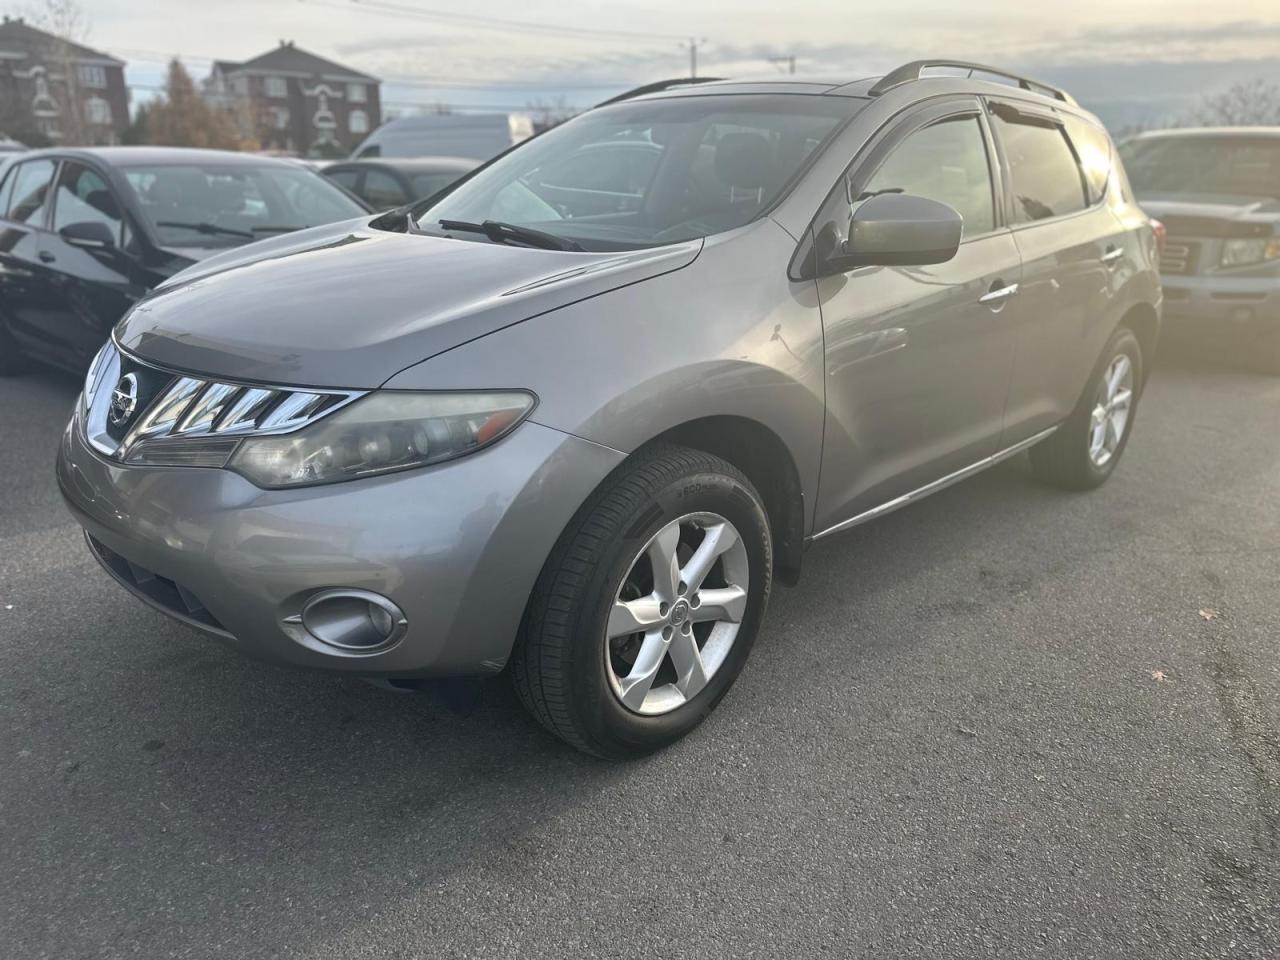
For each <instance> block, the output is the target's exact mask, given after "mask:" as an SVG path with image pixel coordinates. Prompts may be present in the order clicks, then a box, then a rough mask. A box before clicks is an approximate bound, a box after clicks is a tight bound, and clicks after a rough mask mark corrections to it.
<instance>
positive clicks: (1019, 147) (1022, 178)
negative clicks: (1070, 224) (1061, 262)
mask: <svg viewBox="0 0 1280 960" xmlns="http://www.w3.org/2000/svg"><path fill="white" fill-rule="evenodd" d="M995 127H996V132H997V134H998V135H999V137H1000V142H1001V143H1002V144H1003V146H1004V152H1005V156H1006V157H1008V160H1009V174H1010V176H1011V177H1012V178H1013V196H1014V201H1015V202H1014V210H1013V218H1014V220H1015V221H1016V222H1017V223H1029V222H1031V221H1034V220H1047V219H1049V218H1050V217H1061V216H1063V215H1064V214H1068V213H1075V212H1076V211H1078V210H1083V209H1084V208H1085V207H1086V206H1088V201H1087V199H1086V196H1085V187H1084V177H1083V175H1082V173H1081V170H1080V166H1079V164H1077V163H1076V157H1075V154H1074V153H1073V152H1072V150H1071V144H1070V143H1068V142H1067V134H1066V131H1064V130H1063V129H1062V127H1060V126H1058V125H1057V124H1056V123H1053V122H1052V121H1048V120H1044V121H1037V120H1032V119H1025V118H1022V117H1020V116H1012V115H1005V114H1004V113H1003V112H1002V111H1001V112H996V113H995Z"/></svg>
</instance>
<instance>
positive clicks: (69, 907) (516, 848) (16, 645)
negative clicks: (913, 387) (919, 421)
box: [0, 361, 1280, 960]
mask: <svg viewBox="0 0 1280 960" xmlns="http://www.w3.org/2000/svg"><path fill="white" fill-rule="evenodd" d="M76 389H77V385H76V383H75V382H74V381H73V380H72V379H69V378H64V377H60V376H57V375H55V374H33V375H30V376H26V377H22V378H17V379H10V380H5V381H0V956H3V957H4V958H13V960H33V958H40V957H48V958H57V960H73V958H82V957H83V958H95V960H99V958H109V957H144V958H161V957H192V958H194V957H201V958H203V957H218V958H236V960H246V958H259V957H273V958H274V957H302V958H316V960H319V958H357V957H378V958H396V957H431V958H445V957H484V958H503V957H577V956H599V957H640V956H648V957H664V958H675V957H703V958H706V957H762V958H774V957H805V958H808V957H875V958H904V957H930V958H949V957H984V958H985V957H995V956H999V957H1002V958H1008V957H1041V956H1043V957H1064V958H1066V957H1069V958H1072V960H1085V958H1090V957H1124V958H1138V957H1153V958H1154V957H1159V958H1189V957H1219V956H1221V957H1276V956H1280V700H1278V699H1277V694H1280V653H1278V652H1277V641H1278V640H1280V603H1278V602H1277V601H1278V600H1280V497H1278V496H1277V493H1278V491H1280V379H1276V378H1266V377H1262V376H1257V375H1252V374H1247V373H1242V372H1237V371H1233V370H1229V369H1220V368H1206V367H1200V366H1197V365H1196V364H1195V363H1194V362H1188V361H1178V362H1174V363H1168V362H1166V363H1163V364H1162V365H1161V366H1160V367H1159V368H1158V369H1157V371H1156V374H1155V377H1154V379H1153V381H1152V384H1151V386H1150V389H1149V391H1148V393H1147V395H1146V397H1145V398H1144V400H1143V402H1142V405H1141V409H1140V410H1139V413H1138V422H1137V425H1136V433H1135V434H1134V437H1133V440H1132V442H1131V444H1130V446H1129V449H1128V452H1127V454H1126V458H1125V461H1124V462H1123V463H1122V464H1121V466H1120V468H1119V470H1118V472H1117V473H1116V475H1115V476H1114V477H1113V478H1112V480H1111V482H1110V483H1109V484H1107V485H1106V486H1105V487H1104V488H1102V489H1101V490H1099V491H1096V492H1094V493H1091V494H1087V495H1079V494H1064V493H1061V492H1056V491H1053V490H1048V489H1045V488H1042V487H1040V486H1038V485H1036V484H1035V483H1034V482H1032V480H1031V479H1030V477H1029V475H1028V471H1027V468H1026V465H1025V463H1022V462H1020V461H1013V462H1010V463H1007V464H1004V465H1002V466H1000V467H998V468H997V469H995V470H994V471H992V472H989V473H988V474H986V475H984V476H981V477H978V478H976V479H974V480H970V481H968V482H966V483H964V484H961V485H959V486H956V487H952V488H950V489H949V490H946V491H944V492H942V493H940V494H938V495H936V496H934V497H932V498H930V499H929V500H927V501H924V502H922V503H921V504H919V505H918V506H913V507H912V508H910V509H908V510H904V511H900V512H898V513H896V514H894V515H892V516H890V517H887V518H885V519H883V520H880V521H877V522H876V523H874V524H870V525H868V526H865V527H862V528H860V529H858V530H856V531H854V532H852V533H850V534H848V535H846V536H844V537H837V538H833V539H831V540H830V541H824V542H822V543H821V544H819V545H817V546H815V547H814V548H813V549H812V550H810V552H809V553H808V555H807V556H806V560H805V562H806V570H805V576H804V578H803V580H802V582H801V585H800V586H799V587H798V588H795V589H785V588H779V589H777V590H776V591H775V593H774V598H773V603H772V606H771V609H770V613H769V616H768V619H767V621H766V624H765V628H764V632H763V634H762V636H761V638H760V641H759V642H758V644H757V646H756V649H755V651H754V653H753V655H752V659H751V661H750V662H749V663H748V665H747V669H746V670H745V672H744V674H743V675H742V677H741V679H740V680H739V681H738V684H737V686H736V687H735V689H734V690H733V691H732V692H731V693H730V695H729V696H728V697H727V698H726V700H725V701H724V702H723V703H722V704H721V706H720V708H719V710H718V711H717V712H716V713H715V714H713V715H712V717H711V719H710V720H709V721H708V722H707V723H706V724H705V725H704V726H703V727H702V728H701V729H700V730H698V731H696V732H695V733H694V734H693V735H692V736H690V737H689V738H688V739H687V740H685V741H683V742H682V743H680V744H678V745H677V746H675V747H674V748H672V749H670V750H668V751H666V752H665V753H663V754H661V755H658V756H655V757H653V758H651V759H648V760H645V761H642V762H638V763H632V764H607V763H602V762H596V761H592V760H588V759H585V758H583V757H579V756H577V755H575V754H573V753H571V752H570V751H569V750H568V749H566V748H565V747H563V746H562V745H560V744H559V743H558V742H556V741H555V740H553V739H551V738H550V737H549V736H548V735H546V734H544V733H543V732H542V730H541V729H540V728H539V727H537V726H536V725H535V724H534V723H533V722H532V721H530V720H529V719H527V718H526V717H525V716H524V714H523V713H522V712H521V710H520V708H519V706H518V704H517V703H516V701H515V698H514V696H513V695H512V694H511V693H510V692H509V690H508V688H507V687H506V686H505V685H504V684H502V683H501V682H495V683H492V684H491V685H489V686H488V687H487V688H485V690H484V691H483V694H482V697H481V702H480V705H479V706H478V708H477V709H476V710H475V711H474V712H473V713H471V714H470V715H469V716H465V717H457V716H454V715H451V714H449V713H448V712H446V711H444V710H442V709H441V708H440V707H438V706H437V705H436V704H434V703H433V702H431V701H430V700H429V699H427V698H425V697H419V696H413V695H396V694H391V693H386V692H383V691H380V690H378V689H375V688H373V687H371V686H368V685H365V684H363V683H361V682H359V681H352V680H342V679H334V678H330V677H325V676H318V675H313V674H307V673H300V672H294V671H290V670H287V669H281V668H275V667H267V666H263V665H260V664H257V663H253V662H250V661H248V660H245V659H241V658H239V657H237V656H235V655H233V654H232V653H230V652H228V651H225V650H223V649H222V648H221V647H219V646H217V645H215V644H212V643H211V642H209V641H207V640H204V639H201V638H200V637H198V636H196V635H195V634H194V633H192V632H189V631H188V630H186V629H185V628H183V627H180V626H177V625H175V624H173V623H171V622H169V621H168V620H166V619H165V618H164V617H162V616H161V615H159V614H157V613H154V612H152V611H150V610H148V609H146V608H144V607H143V606H142V605H140V604H139V603H138V602H136V601H135V600H133V599H132V598H130V597H128V596H127V595H126V594H125V593H124V592H123V591H122V590H121V589H120V588H119V587H118V586H116V584H115V583H114V582H112V581H111V580H110V579H109V577H108V576H107V575H106V574H105V573H104V572H102V571H101V570H100V569H99V568H98V567H97V566H96V564H95V563H94V562H93V561H92V560H91V559H90V557H89V555H88V553H87V552H86V550H85V548H84V545H83V542H82V540H81V538H80V533H79V530H78V528H77V527H76V526H75V524H74V523H73V522H72V521H71V519H70V517H69V516H68V515H67V513H66V512H65V511H64V509H63V507H62V505H61V503H60V500H59V497H58V493H57V490H56V487H55V485H54V482H53V477H52V469H51V461H52V457H53V451H54V447H55V444H56V440H57V437H58V434H59V431H60V430H61V429H62V426H63V423H64V421H65V418H66V416H67V414H68V412H69V409H70V407H71V404H72V401H73V398H74V395H75V393H76Z"/></svg>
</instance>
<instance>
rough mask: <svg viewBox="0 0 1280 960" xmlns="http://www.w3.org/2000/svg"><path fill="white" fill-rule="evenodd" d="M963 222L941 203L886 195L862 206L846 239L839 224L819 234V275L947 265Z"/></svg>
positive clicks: (830, 226) (853, 219) (891, 194)
mask: <svg viewBox="0 0 1280 960" xmlns="http://www.w3.org/2000/svg"><path fill="white" fill-rule="evenodd" d="M963 231H964V218H963V217H961V216H960V214H959V213H957V212H956V211H955V210H954V209H953V208H951V207H949V206H947V205H946V204H945V203H939V202H938V201H936V200H927V199H925V198H924V197H913V196H910V195H909V194H904V193H882V194H880V195H879V196H875V197H872V198H871V199H869V200H867V201H866V202H865V203H863V204H862V205H861V206H860V207H858V209H857V210H856V211H855V212H854V214H853V218H852V219H851V220H850V221H849V236H848V238H847V239H842V238H841V237H840V236H839V231H838V230H837V228H836V227H835V225H834V224H831V223H828V224H827V225H826V226H824V227H822V229H821V230H819V231H818V235H817V237H816V238H815V239H816V243H815V253H816V255H817V261H818V275H819V276H830V275H831V274H835V273H845V272H847V271H849V270H853V269H856V268H857V267H867V266H891V267H922V266H927V265H929V264H933V263H946V262H947V261H948V260H950V259H952V258H953V257H954V256H955V255H956V252H957V251H958V250H959V249H960V237H961V234H962V233H963Z"/></svg>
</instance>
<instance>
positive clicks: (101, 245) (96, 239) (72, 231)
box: [58, 220, 116, 250]
mask: <svg viewBox="0 0 1280 960" xmlns="http://www.w3.org/2000/svg"><path fill="white" fill-rule="evenodd" d="M58 235H59V236H61V237H62V239H63V240H65V241H67V243H69V244H71V246H73V247H82V248H83V249H85V250H110V249H111V248H113V247H114V246H115V245H116V235H115V233H114V232H112V230H111V228H110V227H108V226H107V225H106V224H105V223H102V222H101V221H98V220H86V221H84V222H83V223H69V224H67V225H66V226H65V227H63V228H62V229H61V230H59V231H58Z"/></svg>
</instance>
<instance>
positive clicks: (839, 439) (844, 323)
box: [815, 97, 1021, 533]
mask: <svg viewBox="0 0 1280 960" xmlns="http://www.w3.org/2000/svg"><path fill="white" fill-rule="evenodd" d="M865 156H866V159H865V160H862V161H860V162H859V163H858V164H856V165H855V167H854V168H853V169H852V170H851V171H850V172H849V173H848V174H847V175H846V177H845V178H843V179H842V181H841V183H840V184H838V185H837V187H836V189H835V190H834V191H833V192H832V195H831V196H830V197H829V198H828V200H827V204H826V206H825V207H824V209H823V212H822V214H820V215H819V217H818V219H817V221H816V222H815V229H820V228H821V227H822V226H823V224H825V223H826V222H828V221H831V222H834V223H835V224H836V225H837V228H838V229H839V230H840V233H841V234H842V235H843V234H844V233H845V231H846V229H847V225H848V222H849V215H850V212H851V210H852V209H853V208H855V207H856V206H857V205H858V204H859V203H861V202H863V201H864V200H865V199H867V198H868V197H870V196H873V195H875V194H877V193H888V192H901V193H908V194H913V195H916V196H923V197H927V198H929V199H932V200H939V201H941V202H943V203H947V204H949V205H950V206H952V207H954V208H955V209H956V210H958V211H959V212H960V214H961V215H962V217H963V218H964V235H963V239H962V242H961V245H960V250H959V252H958V253H957V255H956V256H955V258H953V259H952V260H951V261H949V262H947V263H943V264H937V265H935V266H927V267H862V268H859V269H856V270H853V271H851V272H849V273H846V274H840V275H837V276H834V277H825V278H822V279H820V280H819V281H818V296H819V302H820V304H821V308H822V323H823V329H824V332H825V338H826V366H827V418H826V426H825V429H824V446H823V466H822V478H821V484H820V489H819V494H818V504H817V517H816V530H817V531H818V532H820V533H821V532H827V531H829V530H831V529H833V528H836V527H838V526H840V525H841V524H844V523H847V522H849V521H851V520H853V519H854V518H856V517H858V516H860V515H862V514H864V513H865V512H866V511H868V510H871V509H874V508H878V507H880V506H881V505H884V504H886V503H888V502H890V501H893V500H894V499H896V498H898V497H900V496H902V495H904V494H907V493H910V492H912V491H915V490H919V489H921V488H923V487H926V486H928V485H929V484H932V483H934V482H936V481H939V480H941V479H943V478H945V477H947V476H948V475H949V474H952V473H955V472H957V471H961V470H963V469H965V468H966V467H969V466H972V465H974V464H975V463H977V462H979V461H981V460H983V459H984V458H986V457H988V456H990V455H991V454H993V453H995V452H996V450H997V445H998V443H999V440H1000V434H1001V431H1002V428H1003V419H1004V403H1005V397H1006V394H1007V392H1008V388H1009V376H1010V370H1011V367H1012V363H1013V337H1012V331H1013V330H1014V329H1015V328H1016V327H1017V325H1018V323H1019V322H1020V315H1021V303H1020V302H1019V299H1018V298H1017V297H1016V296H1013V295H1012V294H1013V292H1014V291H1016V289H1017V284H1018V282H1019V280H1020V270H1021V265H1020V260H1019V256H1018V249H1017V245H1016V244H1015V243H1014V241H1013V238H1012V236H1011V235H1010V232H1009V230H1008V229H1007V228H1006V227H1005V225H1004V222H1003V212H1002V210H1001V209H1000V206H999V205H997V203H996V201H995V197H996V195H997V194H998V192H999V190H998V184H999V170H998V168H997V166H996V165H995V163H994V156H993V151H992V145H991V141H990V137H989V133H988V129H987V122H986V119H985V117H984V115H983V109H982V105H981V103H980V102H979V101H978V100H977V99H976V98H973V97H958V98H951V99H948V100H947V101H944V102H942V103H936V104H933V105H931V106H928V107H924V108H920V109H917V110H915V111H912V112H910V113H909V114H908V115H906V116H905V117H903V118H902V119H900V120H899V121H898V122H897V124H896V125H895V126H894V127H892V128H890V130H889V132H888V133H886V134H885V135H883V136H882V137H881V139H880V141H879V142H878V143H876V144H873V146H872V147H871V148H870V151H869V152H868V153H866V154H865Z"/></svg>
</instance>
